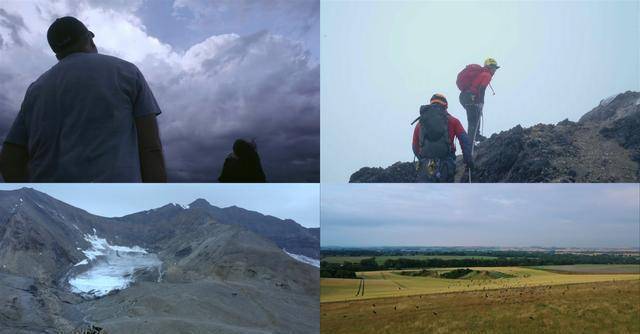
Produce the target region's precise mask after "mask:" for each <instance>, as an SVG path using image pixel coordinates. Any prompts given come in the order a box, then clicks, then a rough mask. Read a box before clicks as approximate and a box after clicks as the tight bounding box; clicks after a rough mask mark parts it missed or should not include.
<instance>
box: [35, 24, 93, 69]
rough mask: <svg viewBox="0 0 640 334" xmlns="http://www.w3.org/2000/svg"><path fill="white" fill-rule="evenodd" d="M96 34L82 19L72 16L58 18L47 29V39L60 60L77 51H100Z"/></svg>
mask: <svg viewBox="0 0 640 334" xmlns="http://www.w3.org/2000/svg"><path fill="white" fill-rule="evenodd" d="M94 36H95V35H94V34H93V33H92V32H91V31H89V29H87V27H86V26H85V25H84V24H83V23H82V22H80V20H78V19H76V18H75V17H71V16H65V17H61V18H58V19H56V20H55V21H54V22H53V23H52V24H51V26H49V30H47V41H48V42H49V46H50V47H51V50H53V52H55V54H56V58H58V60H62V59H63V58H64V57H66V56H68V55H70V54H72V53H76V52H85V53H98V48H97V47H96V45H95V44H94V43H93V37H94Z"/></svg>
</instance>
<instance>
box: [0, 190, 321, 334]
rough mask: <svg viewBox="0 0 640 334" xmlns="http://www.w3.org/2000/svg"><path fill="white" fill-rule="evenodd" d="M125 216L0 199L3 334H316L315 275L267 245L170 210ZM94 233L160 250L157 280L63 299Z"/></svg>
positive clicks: (33, 199)
mask: <svg viewBox="0 0 640 334" xmlns="http://www.w3.org/2000/svg"><path fill="white" fill-rule="evenodd" d="M130 216H131V217H134V218H131V217H128V218H127V217H120V218H104V217H99V216H95V215H92V214H90V213H88V212H86V211H84V210H80V209H77V208H74V207H72V206H70V205H67V204H65V203H63V202H60V201H58V200H55V199H54V198H52V197H50V196H48V195H46V194H42V193H40V192H37V191H35V190H32V189H21V190H16V191H9V192H0V218H2V220H1V221H0V232H1V234H0V238H1V239H0V292H2V294H1V295H0V296H2V297H0V302H1V303H2V304H1V305H0V333H3V332H7V333H9V332H11V333H58V332H59V331H62V332H71V331H72V330H73V329H74V328H78V327H81V326H87V325H89V324H94V325H97V326H100V327H102V328H104V329H105V330H107V331H108V333H149V332H153V333H216V332H220V333H234V332H237V333H263V332H265V333H266V332H269V333H276V332H277V333H316V332H318V331H319V328H318V326H319V318H318V312H319V304H318V300H319V277H318V270H317V268H314V267H312V266H309V265H307V264H303V263H300V262H298V261H296V260H294V259H293V258H291V257H290V256H288V255H286V254H285V253H284V252H283V251H282V250H281V249H280V247H279V246H278V245H276V244H275V243H274V242H273V241H271V240H269V239H266V238H264V237H262V236H260V235H258V234H256V233H254V232H252V231H251V230H249V229H247V228H245V227H243V226H240V225H239V224H223V223H220V222H219V220H220V219H214V218H213V217H212V216H211V215H209V214H206V213H204V212H202V211H200V210H186V209H183V208H181V207H179V206H176V205H168V206H165V207H162V208H158V209H155V210H150V212H143V213H139V214H134V215H130ZM227 219H228V218H227ZM94 229H95V231H96V233H97V235H98V236H100V237H101V238H105V239H107V240H108V242H109V243H111V244H115V245H122V246H134V245H139V246H142V247H145V248H147V249H149V250H150V251H152V252H155V253H157V254H158V256H159V258H160V259H161V260H162V273H161V274H160V275H159V274H158V273H157V272H137V273H136V274H135V277H137V281H136V282H135V283H134V284H133V285H132V286H130V287H129V288H127V289H124V290H120V291H115V292H113V293H111V294H109V295H107V296H104V297H102V298H99V299H94V300H85V299H83V298H81V297H80V296H78V295H75V294H72V293H70V292H69V289H68V286H67V285H66V274H67V273H68V272H69V270H70V269H71V268H73V265H74V264H76V263H78V262H79V261H81V260H83V259H84V258H85V257H84V254H83V253H82V251H81V250H83V249H87V247H89V244H88V243H87V241H86V240H84V235H85V234H93V233H94ZM78 248H79V249H78ZM74 270H76V269H75V268H74Z"/></svg>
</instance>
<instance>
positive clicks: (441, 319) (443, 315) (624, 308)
mask: <svg viewBox="0 0 640 334" xmlns="http://www.w3.org/2000/svg"><path fill="white" fill-rule="evenodd" d="M538 271H540V270H538ZM540 272H543V271H540ZM543 273H544V272H543ZM547 273H548V272H547ZM549 274H551V276H553V275H556V274H553V273H549ZM385 276H386V274H385ZM544 276H545V275H543V274H540V275H536V277H537V278H536V280H538V279H539V277H544ZM559 276H570V277H575V276H576V275H559ZM594 276H595V275H594ZM619 276H622V275H619ZM603 278H604V277H603ZM372 280H373V279H372ZM353 281H354V282H357V281H358V280H353ZM538 282H542V280H539V281H538ZM557 282H564V280H563V279H559V278H558V279H557ZM326 283H327V282H326V281H325V282H323V285H324V286H325V287H326ZM401 283H406V282H401ZM367 284H368V283H367ZM560 284H563V283H560ZM375 288H376V285H375V284H372V289H375ZM325 292H326V289H325V290H323V293H325ZM367 293H368V292H367V288H365V296H366V295H367ZM638 296H640V280H638V278H637V275H636V278H631V279H629V280H617V281H615V282H614V281H610V280H609V281H604V282H595V283H583V284H563V285H535V286H527V287H518V288H499V289H493V290H484V291H483V290H475V291H463V292H452V293H431V294H424V295H412V296H405V297H390V298H379V299H367V300H353V299H352V300H350V301H348V302H323V303H321V305H320V312H321V313H320V319H321V321H320V324H321V325H320V328H321V333H327V334H341V333H349V334H358V333H394V334H402V333H518V334H521V333H640V300H639V297H638Z"/></svg>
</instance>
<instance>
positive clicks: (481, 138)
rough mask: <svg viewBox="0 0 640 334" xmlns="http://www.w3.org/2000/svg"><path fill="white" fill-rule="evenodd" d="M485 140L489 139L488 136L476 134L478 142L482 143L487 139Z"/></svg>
mask: <svg viewBox="0 0 640 334" xmlns="http://www.w3.org/2000/svg"><path fill="white" fill-rule="evenodd" d="M485 140H487V137H485V136H483V135H481V134H478V135H477V136H476V142H477V143H481V142H483V141H485Z"/></svg>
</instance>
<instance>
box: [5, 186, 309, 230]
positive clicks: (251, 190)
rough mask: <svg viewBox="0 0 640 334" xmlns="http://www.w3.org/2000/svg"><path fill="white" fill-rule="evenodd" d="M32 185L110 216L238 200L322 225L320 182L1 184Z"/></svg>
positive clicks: (249, 206)
mask: <svg viewBox="0 0 640 334" xmlns="http://www.w3.org/2000/svg"><path fill="white" fill-rule="evenodd" d="M22 187H29V188H33V189H35V190H38V191H40V192H43V193H46V194H47V195H49V196H51V197H54V198H56V199H58V200H61V201H63V202H65V203H67V204H70V205H73V206H75V207H77V208H80V209H83V210H86V211H88V212H91V213H93V214H95V215H99V216H104V217H120V216H124V215H127V214H130V213H135V212H140V211H144V210H149V209H155V208H159V207H161V206H164V205H167V204H170V203H177V204H180V205H183V206H184V205H188V204H189V203H192V202H193V201H195V200H196V199H198V198H204V199H206V200H207V201H208V202H209V203H211V205H215V206H217V207H222V208H224V207H229V206H232V205H235V206H238V207H241V208H244V209H247V210H252V211H257V212H260V213H262V214H265V215H272V216H275V217H278V218H280V219H293V220H295V221H296V222H297V223H298V224H300V225H302V226H305V227H319V226H320V217H319V215H320V214H319V207H318V203H319V201H320V189H319V185H318V184H304V183H299V184H197V183H190V184H176V183H173V184H124V183H117V184H106V183H104V184H98V183H88V184H64V183H60V184H45V183H31V184H28V183H26V184H15V183H14V184H0V190H13V189H20V188H22Z"/></svg>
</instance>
